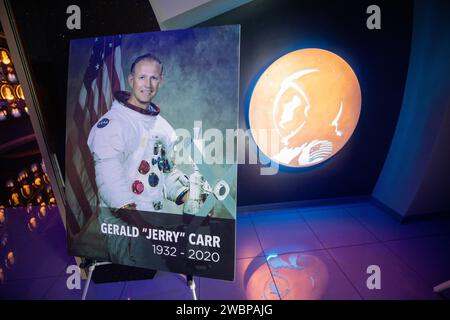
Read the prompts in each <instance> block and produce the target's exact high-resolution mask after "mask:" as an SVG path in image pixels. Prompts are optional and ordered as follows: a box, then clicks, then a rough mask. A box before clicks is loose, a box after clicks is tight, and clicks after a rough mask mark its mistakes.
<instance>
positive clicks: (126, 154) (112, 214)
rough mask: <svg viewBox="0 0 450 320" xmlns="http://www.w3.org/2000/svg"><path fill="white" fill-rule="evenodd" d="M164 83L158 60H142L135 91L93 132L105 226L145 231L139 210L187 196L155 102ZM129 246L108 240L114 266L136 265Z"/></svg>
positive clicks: (120, 98) (171, 136)
mask: <svg viewBox="0 0 450 320" xmlns="http://www.w3.org/2000/svg"><path fill="white" fill-rule="evenodd" d="M162 78H163V65H162V63H161V61H160V60H159V59H158V58H157V57H155V56H154V55H152V54H146V55H143V56H140V57H138V58H137V59H136V60H135V61H134V63H133V64H132V66H131V72H130V74H129V76H128V84H129V85H130V88H131V92H130V93H128V92H125V91H120V92H117V93H115V95H114V97H115V100H114V102H113V104H112V107H111V109H110V110H109V111H108V112H107V113H105V114H104V115H103V116H102V117H101V118H100V120H99V121H98V122H97V123H96V124H95V125H94V126H93V127H92V129H91V131H90V134H89V137H88V146H89V149H90V151H91V153H92V156H93V158H94V163H95V178H96V183H97V189H98V196H99V200H100V205H99V207H100V210H99V211H100V212H99V219H100V221H101V222H102V223H112V224H118V225H124V224H125V225H134V226H138V227H142V226H143V225H145V220H144V219H143V218H142V216H141V211H151V212H158V211H162V210H163V202H164V201H163V200H164V199H165V198H166V199H168V200H171V201H173V202H175V203H176V204H177V205H181V204H183V203H184V202H185V201H186V200H187V199H188V197H189V180H188V178H187V177H186V176H185V175H184V174H183V173H182V172H180V171H179V170H178V169H176V167H175V166H174V165H173V161H172V158H171V156H172V153H173V146H174V143H175V140H176V135H175V131H174V129H173V128H172V127H171V125H170V124H169V123H168V122H167V121H166V120H165V119H164V118H163V117H161V115H159V111H160V109H159V108H158V106H156V105H155V104H154V103H153V102H152V99H153V98H154V97H155V96H156V94H157V92H158V89H159V87H160V84H161V81H162ZM130 241H131V240H130V239H129V238H127V237H111V236H108V239H107V242H108V250H109V254H110V258H111V262H113V263H121V264H128V265H133V262H134V258H133V252H132V248H130V247H132V245H130Z"/></svg>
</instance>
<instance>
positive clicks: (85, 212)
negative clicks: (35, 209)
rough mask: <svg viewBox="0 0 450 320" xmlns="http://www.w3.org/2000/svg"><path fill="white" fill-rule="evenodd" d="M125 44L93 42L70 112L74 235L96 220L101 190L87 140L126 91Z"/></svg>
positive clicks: (109, 39) (69, 183) (106, 39)
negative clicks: (117, 96)
mask: <svg viewBox="0 0 450 320" xmlns="http://www.w3.org/2000/svg"><path fill="white" fill-rule="evenodd" d="M121 41H122V36H121V35H117V36H110V37H101V38H95V39H93V40H92V50H91V52H90V58H89V64H88V65H87V67H86V71H85V73H84V77H83V82H82V84H81V88H80V92H79V95H78V101H77V103H75V105H74V106H70V107H71V108H68V112H70V113H71V114H69V115H68V116H69V118H68V119H69V120H68V123H67V129H68V132H67V138H66V139H67V140H66V170H65V171H66V192H65V193H66V199H67V202H68V203H67V204H68V208H67V225H68V227H69V230H70V232H71V233H72V234H76V233H78V231H79V230H80V228H82V227H83V226H84V225H86V222H87V221H88V220H89V219H90V218H91V217H95V216H93V214H94V213H95V210H96V207H97V203H98V198H97V187H96V183H95V171H94V163H93V159H92V155H91V153H90V151H89V148H88V146H87V137H88V135H89V131H90V129H91V127H92V126H93V125H94V124H95V123H96V122H97V121H98V119H99V118H100V117H101V116H102V115H103V114H104V113H105V112H106V111H108V109H109V108H110V107H111V104H112V101H113V93H114V92H116V91H118V90H123V89H124V88H125V79H124V76H123V72H122V58H121V48H120V46H121ZM76 45H77V42H76V41H75V42H73V43H71V46H76ZM72 49H73V47H72ZM71 52H73V51H72V50H71ZM71 58H72V57H71Z"/></svg>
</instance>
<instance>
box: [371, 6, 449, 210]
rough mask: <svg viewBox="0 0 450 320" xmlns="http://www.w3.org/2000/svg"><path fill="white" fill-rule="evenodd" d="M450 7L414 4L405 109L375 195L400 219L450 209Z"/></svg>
mask: <svg viewBox="0 0 450 320" xmlns="http://www.w3.org/2000/svg"><path fill="white" fill-rule="evenodd" d="M449 57H450V3H449V2H448V1H442V0H441V1H416V3H415V8H414V26H413V38H412V48H411V59H410V64H409V70H408V79H407V82H406V87H405V95H404V99H403V104H402V109H401V113H400V117H399V121H398V125H397V129H396V132H395V136H394V138H393V141H392V145H391V148H390V151H389V155H388V157H387V159H386V162H385V165H384V167H383V171H382V173H381V175H380V179H379V180H378V183H377V184H376V187H375V189H374V192H373V195H374V197H375V198H377V199H378V200H380V201H381V202H382V203H384V204H385V205H387V206H388V207H390V208H391V209H393V210H394V211H396V212H397V213H399V214H400V215H402V216H410V215H415V214H423V213H441V212H446V211H447V212H448V210H449V209H450V197H448V190H450V166H449V163H450V152H449V151H450V129H449V128H450V111H449V106H450V59H449Z"/></svg>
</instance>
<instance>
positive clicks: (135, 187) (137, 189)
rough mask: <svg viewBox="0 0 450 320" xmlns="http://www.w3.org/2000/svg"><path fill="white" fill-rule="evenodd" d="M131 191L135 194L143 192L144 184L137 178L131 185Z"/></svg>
mask: <svg viewBox="0 0 450 320" xmlns="http://www.w3.org/2000/svg"><path fill="white" fill-rule="evenodd" d="M131 191H133V193H136V194H141V193H142V192H144V184H143V183H142V182H141V181H139V180H136V181H134V182H133V184H132V185H131Z"/></svg>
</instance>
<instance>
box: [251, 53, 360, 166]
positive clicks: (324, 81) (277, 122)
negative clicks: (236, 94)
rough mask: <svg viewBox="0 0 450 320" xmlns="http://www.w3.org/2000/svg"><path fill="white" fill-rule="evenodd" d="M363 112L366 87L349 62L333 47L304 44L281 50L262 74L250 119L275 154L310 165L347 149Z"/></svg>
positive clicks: (262, 144)
mask: <svg viewBox="0 0 450 320" xmlns="http://www.w3.org/2000/svg"><path fill="white" fill-rule="evenodd" d="M360 112H361V89H360V86H359V82H358V78H357V77H356V75H355V73H354V72H353V70H352V68H351V67H350V66H349V65H348V64H347V62H345V61H344V60H343V59H342V58H340V57H339V56H338V55H336V54H334V53H332V52H330V51H326V50H322V49H303V50H297V51H293V52H290V53H288V54H286V55H284V56H282V57H281V58H279V59H278V60H276V61H275V62H274V63H272V64H271V65H270V66H269V67H268V68H267V69H266V71H264V73H263V74H262V75H261V77H260V78H259V80H258V82H257V83H256V86H255V88H254V90H253V93H252V96H251V99H250V107H249V123H250V129H251V132H252V136H253V138H254V140H255V142H256V144H257V145H258V147H259V148H260V149H261V151H262V152H264V153H265V154H266V155H267V156H268V157H269V158H270V159H271V160H273V161H276V162H278V163H280V164H282V165H286V166H289V167H309V166H313V165H316V164H319V163H321V162H323V161H325V160H327V159H329V158H330V157H332V156H333V155H335V154H336V153H337V152H338V151H339V150H340V149H342V147H343V146H344V145H345V143H346V142H347V141H348V140H349V139H350V137H351V135H352V134H353V132H354V130H355V128H356V125H357V123H358V119H359V115H360Z"/></svg>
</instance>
